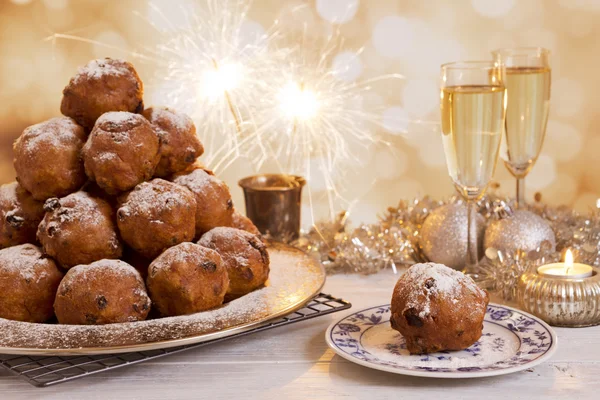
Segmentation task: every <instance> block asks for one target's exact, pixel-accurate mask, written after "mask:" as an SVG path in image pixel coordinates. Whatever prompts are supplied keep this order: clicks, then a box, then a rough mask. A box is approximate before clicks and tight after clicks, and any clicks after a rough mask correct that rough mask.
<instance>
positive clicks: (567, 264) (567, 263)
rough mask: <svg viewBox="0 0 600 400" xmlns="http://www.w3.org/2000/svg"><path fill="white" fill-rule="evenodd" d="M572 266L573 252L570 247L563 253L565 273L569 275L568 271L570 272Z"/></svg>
mask: <svg viewBox="0 0 600 400" xmlns="http://www.w3.org/2000/svg"><path fill="white" fill-rule="evenodd" d="M572 268H573V253H572V252H571V249H567V252H566V253H565V273H566V275H569V272H571V269H572Z"/></svg>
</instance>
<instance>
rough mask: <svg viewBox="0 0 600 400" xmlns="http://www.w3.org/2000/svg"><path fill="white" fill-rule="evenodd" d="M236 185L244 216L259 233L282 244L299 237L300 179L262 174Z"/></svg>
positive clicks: (283, 175)
mask: <svg viewBox="0 0 600 400" xmlns="http://www.w3.org/2000/svg"><path fill="white" fill-rule="evenodd" d="M238 184H239V185H240V186H241V187H242V189H244V198H245V201H246V216H247V217H248V218H250V219H251V220H252V222H253V223H254V225H256V227H257V228H258V230H259V231H260V232H261V233H263V234H265V235H269V236H270V237H272V238H273V239H275V240H279V241H282V242H286V243H287V242H291V241H293V240H295V239H297V238H298V237H299V236H300V211H301V198H302V188H303V187H304V185H305V184H306V180H305V179H304V178H302V177H301V176H296V175H285V174H262V175H255V176H249V177H247V178H244V179H242V180H240V181H239V182H238Z"/></svg>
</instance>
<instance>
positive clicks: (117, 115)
mask: <svg viewBox="0 0 600 400" xmlns="http://www.w3.org/2000/svg"><path fill="white" fill-rule="evenodd" d="M140 121H143V117H142V116H140V115H139V114H133V113H130V112H127V111H111V112H107V113H104V114H102V115H101V116H100V118H98V120H97V121H96V123H97V124H103V123H113V124H134V123H139V122H140Z"/></svg>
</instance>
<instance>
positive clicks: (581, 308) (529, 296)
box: [517, 267, 600, 327]
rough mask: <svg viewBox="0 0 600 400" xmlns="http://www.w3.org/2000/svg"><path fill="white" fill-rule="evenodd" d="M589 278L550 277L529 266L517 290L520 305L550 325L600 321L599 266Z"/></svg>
mask: <svg viewBox="0 0 600 400" xmlns="http://www.w3.org/2000/svg"><path fill="white" fill-rule="evenodd" d="M591 268H592V274H591V276H589V277H575V278H568V277H553V276H549V275H546V274H544V273H540V271H538V267H532V268H531V269H530V270H529V271H528V272H526V273H525V274H523V275H522V276H521V279H520V281H519V285H518V289H517V298H518V301H519V305H520V307H521V308H522V309H523V310H525V311H527V312H529V313H531V314H534V315H536V316H538V317H540V318H541V319H543V320H544V321H546V322H547V323H549V324H550V325H553V326H564V327H584V326H592V325H599V324H600V269H598V268H596V267H591Z"/></svg>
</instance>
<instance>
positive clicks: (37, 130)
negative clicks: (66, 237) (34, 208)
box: [13, 117, 86, 201]
mask: <svg viewBox="0 0 600 400" xmlns="http://www.w3.org/2000/svg"><path fill="white" fill-rule="evenodd" d="M85 140H86V133H85V131H84V130H83V128H82V127H81V126H79V125H77V124H76V123H75V121H73V120H72V119H71V118H66V117H59V118H52V119H49V120H48V121H46V122H42V123H40V124H37V125H32V126H30V127H28V128H26V129H25V130H24V131H23V134H22V135H21V136H19V138H18V139H17V140H16V141H15V144H14V145H13V152H14V167H15V170H16V171H17V182H19V184H20V185H21V186H23V188H25V190H27V191H28V192H29V193H31V195H32V196H33V198H34V199H36V200H41V201H44V200H46V199H47V198H50V197H63V196H66V195H68V194H69V193H72V192H74V191H76V190H78V189H79V188H80V187H81V186H82V185H83V184H84V183H85V180H86V178H85V171H84V169H83V162H82V161H81V154H80V153H81V148H82V147H83V144H84V143H85Z"/></svg>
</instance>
